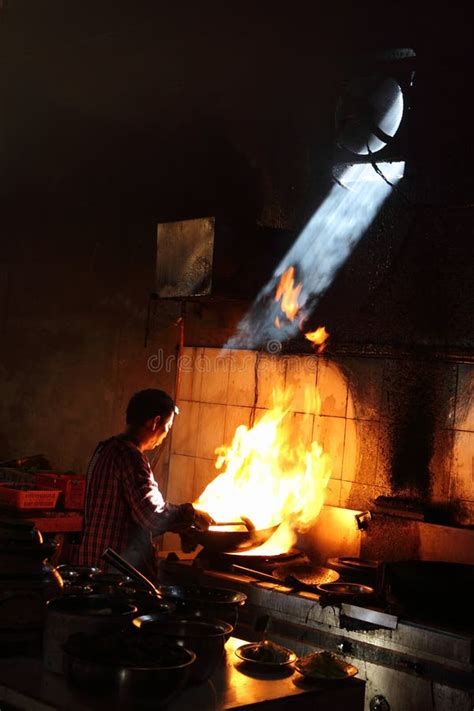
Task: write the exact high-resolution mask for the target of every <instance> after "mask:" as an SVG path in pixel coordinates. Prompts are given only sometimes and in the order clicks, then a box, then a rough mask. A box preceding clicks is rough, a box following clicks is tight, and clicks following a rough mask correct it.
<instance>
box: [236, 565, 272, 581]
mask: <svg viewBox="0 0 474 711" xmlns="http://www.w3.org/2000/svg"><path fill="white" fill-rule="evenodd" d="M232 570H233V571H234V572H236V573H244V574H245V575H250V576H251V577H252V578H257V579H258V580H264V581H265V582H268V583H275V584H276V585H283V584H284V583H283V582H282V581H281V580H278V578H275V577H274V576H273V575H270V574H269V573H262V571H260V570H252V569H251V568H245V567H244V566H243V565H235V564H234V565H232Z"/></svg>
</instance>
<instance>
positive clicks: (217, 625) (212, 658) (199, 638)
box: [133, 615, 232, 683]
mask: <svg viewBox="0 0 474 711" xmlns="http://www.w3.org/2000/svg"><path fill="white" fill-rule="evenodd" d="M133 624H134V626H135V627H136V628H137V629H138V630H139V632H140V635H142V636H143V638H144V639H145V642H144V644H147V645H148V646H149V649H150V651H151V650H153V648H154V646H155V645H160V644H162V643H163V641H166V642H168V643H172V644H179V645H180V646H182V647H185V648H186V649H190V650H191V651H193V652H194V653H195V654H196V661H195V663H194V664H193V665H192V667H191V676H190V682H191V683H198V682H200V681H204V680H205V679H208V678H209V677H210V676H211V674H212V672H213V671H214V669H215V668H216V666H217V664H218V662H219V660H220V659H222V657H223V655H224V645H225V642H226V637H227V636H228V635H229V634H230V633H231V632H232V625H229V624H228V623H227V622H224V621H223V620H210V619H205V618H200V619H184V618H183V619H175V620H163V619H161V618H160V619H158V620H157V619H156V617H155V616H154V615H142V616H141V617H136V618H135V619H134V620H133Z"/></svg>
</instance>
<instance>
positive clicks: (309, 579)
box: [232, 563, 339, 592]
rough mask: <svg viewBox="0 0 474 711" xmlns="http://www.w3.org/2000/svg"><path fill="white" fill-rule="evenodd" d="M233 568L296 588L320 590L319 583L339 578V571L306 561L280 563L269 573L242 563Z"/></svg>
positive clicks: (311, 590) (261, 578) (331, 581)
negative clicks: (246, 566) (244, 565)
mask: <svg viewBox="0 0 474 711" xmlns="http://www.w3.org/2000/svg"><path fill="white" fill-rule="evenodd" d="M232 569H233V570H235V572H237V573H245V574H246V575H252V576H254V577H255V578H258V579H259V580H265V581H268V582H271V583H280V584H281V583H283V584H284V585H288V586H289V587H293V588H295V589H296V590H309V591H310V592H318V589H317V587H318V585H321V584H323V583H334V582H336V580H339V573H336V571H335V570H331V569H330V568H323V567H321V566H314V565H310V564H306V563H294V564H292V563H288V564H286V565H280V566H279V567H278V568H275V570H272V573H271V575H270V574H269V573H262V572H261V571H260V570H252V569H250V568H245V567H243V566H241V565H233V566H232Z"/></svg>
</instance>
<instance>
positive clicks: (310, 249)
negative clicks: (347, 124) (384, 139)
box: [225, 163, 405, 349]
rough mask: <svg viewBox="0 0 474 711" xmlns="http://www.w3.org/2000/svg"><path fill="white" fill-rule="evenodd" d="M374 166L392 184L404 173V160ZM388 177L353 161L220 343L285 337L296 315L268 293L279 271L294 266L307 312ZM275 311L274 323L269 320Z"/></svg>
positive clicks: (241, 344) (370, 214)
mask: <svg viewBox="0 0 474 711" xmlns="http://www.w3.org/2000/svg"><path fill="white" fill-rule="evenodd" d="M379 167H381V168H382V172H383V174H384V176H385V177H386V179H387V181H390V183H392V184H396V183H397V182H398V181H399V180H400V178H402V177H403V172H404V167H405V163H386V164H379ZM387 181H386V180H384V179H383V177H382V176H381V175H380V174H379V173H377V172H376V171H375V170H374V168H373V167H372V165H370V164H366V163H363V164H357V165H352V166H350V167H349V168H348V169H347V170H346V171H345V172H344V173H343V175H342V176H341V178H340V184H336V185H334V187H333V188H332V189H331V192H330V193H329V195H328V197H327V198H326V199H325V201H324V202H323V203H322V205H321V206H320V207H319V208H318V210H317V211H316V213H315V214H314V215H313V217H312V218H311V220H310V221H309V222H308V224H307V225H306V227H305V228H304V229H303V231H302V232H301V234H300V235H299V237H298V238H297V240H296V242H295V243H294V245H293V247H292V248H291V249H290V250H289V251H288V253H287V254H286V255H285V257H284V258H283V260H282V261H281V262H280V264H279V265H278V267H277V269H276V270H275V272H274V274H273V277H272V279H271V280H270V281H269V282H268V283H267V284H266V285H265V286H264V287H263V289H262V290H261V291H260V293H259V294H258V296H257V298H256V300H255V302H254V304H253V306H252V307H251V309H250V311H249V312H248V313H247V314H246V316H245V317H244V318H243V319H242V321H241V322H240V324H239V326H238V328H237V332H236V334H235V335H234V336H232V338H231V339H230V340H229V341H228V342H227V343H226V346H225V347H227V348H252V349H258V348H261V347H262V346H264V344H265V343H267V342H269V341H273V342H274V341H276V340H279V341H284V340H287V339H289V338H291V337H293V336H295V335H296V333H297V332H298V319H295V320H294V321H293V322H290V321H288V320H287V319H285V320H282V319H281V311H280V307H279V304H278V303H276V302H275V301H274V298H273V297H274V293H275V287H276V284H277V282H278V280H279V278H280V276H281V275H282V274H283V272H285V271H286V270H287V269H288V267H290V266H292V265H293V266H295V267H296V276H297V280H298V281H299V282H302V289H301V293H300V295H299V306H300V318H301V317H303V318H304V317H306V316H308V315H309V312H310V309H313V308H314V307H315V306H316V304H317V302H318V301H319V299H320V298H321V296H322V295H323V294H324V292H325V291H326V289H327V288H328V287H329V286H330V285H331V283H332V281H333V280H334V278H335V276H336V274H337V271H338V270H339V269H340V268H341V266H342V265H343V264H344V262H345V261H346V259H347V258H348V257H349V255H350V254H351V252H352V251H353V249H354V247H355V246H356V245H357V243H358V242H359V240H360V238H361V237H362V236H363V234H364V233H365V231H366V230H367V228H368V227H369V226H370V224H371V223H372V221H373V220H374V218H375V216H376V214H377V213H378V212H379V210H380V208H381V206H382V204H383V203H384V201H385V200H386V198H387V196H388V195H389V193H390V191H391V189H392V188H391V185H389V183H388V182H387ZM277 316H279V317H280V324H281V328H279V329H278V328H277V327H276V326H275V323H274V322H275V318H276V317H277ZM282 321H283V322H282Z"/></svg>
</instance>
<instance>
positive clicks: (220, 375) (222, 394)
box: [198, 348, 231, 404]
mask: <svg viewBox="0 0 474 711" xmlns="http://www.w3.org/2000/svg"><path fill="white" fill-rule="evenodd" d="M198 363H199V361H198ZM200 363H201V366H202V378H201V396H200V400H201V402H213V403H222V404H225V403H226V402H227V388H228V383H229V370H230V367H231V355H230V353H229V351H225V350H222V349H217V348H204V349H203V353H202V357H201V360H200Z"/></svg>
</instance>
